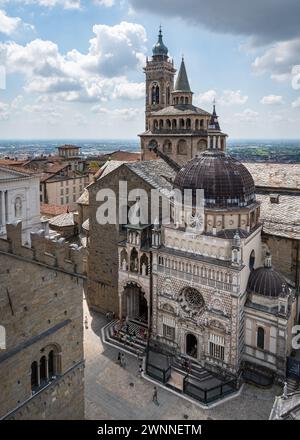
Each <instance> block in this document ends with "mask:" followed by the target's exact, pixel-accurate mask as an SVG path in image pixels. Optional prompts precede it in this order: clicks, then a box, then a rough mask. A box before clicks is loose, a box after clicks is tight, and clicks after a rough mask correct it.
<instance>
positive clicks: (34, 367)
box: [31, 361, 39, 390]
mask: <svg viewBox="0 0 300 440" xmlns="http://www.w3.org/2000/svg"><path fill="white" fill-rule="evenodd" d="M38 387H39V376H38V363H37V362H36V361H34V362H32V364H31V389H32V390H34V389H35V388H38Z"/></svg>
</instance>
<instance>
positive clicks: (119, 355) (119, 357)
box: [118, 352, 122, 367]
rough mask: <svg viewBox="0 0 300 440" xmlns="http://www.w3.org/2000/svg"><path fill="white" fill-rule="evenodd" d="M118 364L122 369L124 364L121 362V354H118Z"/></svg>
mask: <svg viewBox="0 0 300 440" xmlns="http://www.w3.org/2000/svg"><path fill="white" fill-rule="evenodd" d="M118 363H119V364H120V366H121V367H122V362H121V353H120V352H119V353H118Z"/></svg>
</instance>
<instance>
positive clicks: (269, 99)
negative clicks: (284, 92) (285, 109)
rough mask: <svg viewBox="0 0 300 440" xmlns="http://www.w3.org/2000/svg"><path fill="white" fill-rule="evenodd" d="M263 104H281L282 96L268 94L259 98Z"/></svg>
mask: <svg viewBox="0 0 300 440" xmlns="http://www.w3.org/2000/svg"><path fill="white" fill-rule="evenodd" d="M260 102H261V104H263V105H281V104H284V101H283V97H282V96H280V95H268V96H264V97H263V98H262V99H261V101H260Z"/></svg>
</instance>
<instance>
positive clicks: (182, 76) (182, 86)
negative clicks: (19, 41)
mask: <svg viewBox="0 0 300 440" xmlns="http://www.w3.org/2000/svg"><path fill="white" fill-rule="evenodd" d="M175 91H176V92H187V93H191V88H190V83H189V79H188V76H187V73H186V68H185V62H184V56H183V55H182V60H181V65H180V69H179V72H178V76H177V80H176V84H175Z"/></svg>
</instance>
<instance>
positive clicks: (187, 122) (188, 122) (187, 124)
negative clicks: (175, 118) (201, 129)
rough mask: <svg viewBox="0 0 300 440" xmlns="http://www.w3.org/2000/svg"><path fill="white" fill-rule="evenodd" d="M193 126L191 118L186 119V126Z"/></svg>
mask: <svg viewBox="0 0 300 440" xmlns="http://www.w3.org/2000/svg"><path fill="white" fill-rule="evenodd" d="M191 126H192V122H191V120H190V118H188V119H187V120H186V128H187V129H189V128H191Z"/></svg>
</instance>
